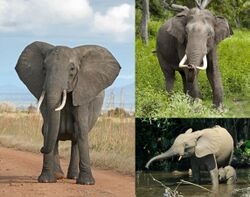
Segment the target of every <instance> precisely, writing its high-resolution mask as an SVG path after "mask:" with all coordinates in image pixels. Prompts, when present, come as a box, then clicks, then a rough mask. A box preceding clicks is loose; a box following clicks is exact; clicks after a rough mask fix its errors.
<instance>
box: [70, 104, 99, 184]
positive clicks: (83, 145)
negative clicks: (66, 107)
mask: <svg viewBox="0 0 250 197" xmlns="http://www.w3.org/2000/svg"><path fill="white" fill-rule="evenodd" d="M74 111H75V115H76V120H77V124H78V129H77V130H78V141H77V144H78V149H79V157H80V162H79V169H80V173H79V176H78V178H77V180H76V183H77V184H82V185H94V184H95V179H94V177H93V175H92V172H91V168H90V157H89V144H88V132H89V125H88V117H89V111H88V106H87V105H82V106H79V107H75V110H74ZM90 113H91V112H90Z"/></svg>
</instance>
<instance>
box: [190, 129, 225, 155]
mask: <svg viewBox="0 0 250 197" xmlns="http://www.w3.org/2000/svg"><path fill="white" fill-rule="evenodd" d="M196 133H197V145H196V147H195V155H196V156H197V157H198V158H201V157H204V156H206V155H210V154H216V153H217V152H218V150H219V148H220V147H219V144H221V140H222V139H221V135H219V133H218V132H217V131H216V130H214V129H204V130H201V131H197V132H196Z"/></svg>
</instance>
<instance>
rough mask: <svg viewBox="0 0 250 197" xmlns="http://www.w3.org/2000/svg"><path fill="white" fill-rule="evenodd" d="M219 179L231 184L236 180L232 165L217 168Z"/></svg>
mask: <svg viewBox="0 0 250 197" xmlns="http://www.w3.org/2000/svg"><path fill="white" fill-rule="evenodd" d="M219 181H220V182H222V183H223V182H225V183H227V184H228V185H232V184H234V183H235V182H236V181H237V175H236V171H235V169H234V168H233V167H232V166H225V167H224V168H219Z"/></svg>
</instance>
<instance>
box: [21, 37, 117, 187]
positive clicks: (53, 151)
mask: <svg viewBox="0 0 250 197" xmlns="http://www.w3.org/2000/svg"><path fill="white" fill-rule="evenodd" d="M16 71H17V73H18V76H19V77H20V79H21V80H22V81H23V83H24V84H25V85H26V86H27V88H28V89H29V90H30V92H31V93H32V94H33V95H34V96H35V97H36V98H37V99H38V100H39V101H38V109H39V108H40V110H41V114H42V117H43V126H42V133H43V136H44V145H43V147H42V149H41V152H42V153H43V169H42V172H41V175H40V176H39V178H38V181H39V182H56V179H57V178H62V177H63V172H62V169H61V167H60V162H59V155H58V141H59V140H71V141H72V147H71V158H70V164H69V168H68V174H67V178H71V179H77V181H76V182H77V183H78V184H87V185H92V184H94V183H95V180H94V178H93V176H92V172H91V168H90V158H89V145H88V133H89V131H90V130H91V128H92V127H93V126H94V124H95V122H96V120H97V118H98V116H99V114H100V111H101V107H102V104H103V99H104V91H103V90H104V89H105V88H106V87H108V86H110V85H111V84H112V83H113V81H114V80H115V79H116V77H117V76H118V74H119V71H120V65H119V63H118V62H117V60H116V59H115V58H114V57H113V56H112V54H111V53H110V52H109V51H108V50H107V49H105V48H103V47H100V46H95V45H86V46H79V47H76V48H69V47H65V46H53V45H51V44H48V43H45V42H34V43H32V44H30V45H28V46H27V47H26V48H25V49H24V50H23V52H22V54H21V55H20V57H19V59H18V62H17V65H16ZM79 169H80V172H79Z"/></svg>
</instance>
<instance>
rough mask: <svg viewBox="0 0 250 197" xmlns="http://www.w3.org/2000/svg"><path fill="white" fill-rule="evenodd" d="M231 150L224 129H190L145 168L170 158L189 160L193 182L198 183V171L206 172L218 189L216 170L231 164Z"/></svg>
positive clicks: (231, 145) (231, 146) (232, 147)
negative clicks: (193, 130) (154, 162)
mask: <svg viewBox="0 0 250 197" xmlns="http://www.w3.org/2000/svg"><path fill="white" fill-rule="evenodd" d="M233 150H234V145H233V138H232V136H231V135H230V134H229V132H228V131H227V130H226V129H224V128H222V127H220V126H218V125H216V126H214V127H212V128H207V129H203V130H199V131H195V132H192V129H191V128H190V129H188V130H187V131H186V132H185V133H183V134H180V135H178V136H177V137H176V139H175V141H174V143H173V145H172V146H171V147H170V148H169V149H168V150H167V151H166V152H164V153H162V154H160V155H157V156H155V157H153V158H152V159H150V160H149V161H148V162H147V164H146V168H149V166H150V164H151V163H152V162H153V161H156V160H160V159H167V158H170V157H172V156H179V160H180V159H181V158H182V157H183V158H190V160H191V169H192V176H193V180H194V181H195V182H196V183H200V171H201V170H208V171H209V173H210V176H211V181H212V185H213V187H214V188H218V184H219V181H218V168H219V167H224V166H227V165H229V164H230V163H231V160H232V155H233Z"/></svg>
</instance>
